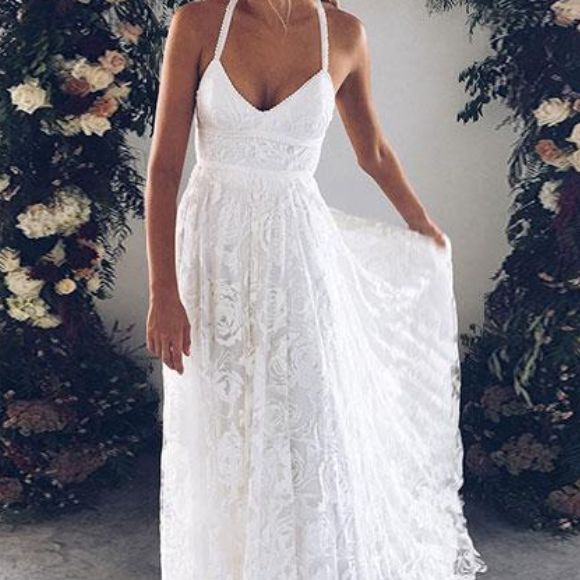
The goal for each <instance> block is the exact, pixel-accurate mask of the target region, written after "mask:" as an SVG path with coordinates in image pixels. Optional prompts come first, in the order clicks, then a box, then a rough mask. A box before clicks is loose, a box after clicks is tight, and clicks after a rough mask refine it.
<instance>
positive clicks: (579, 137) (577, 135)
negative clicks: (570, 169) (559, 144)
mask: <svg viewBox="0 0 580 580" xmlns="http://www.w3.org/2000/svg"><path fill="white" fill-rule="evenodd" d="M566 141H570V143H574V144H575V145H576V147H580V123H577V124H576V125H575V126H574V129H572V133H570V135H569V136H568V137H566Z"/></svg>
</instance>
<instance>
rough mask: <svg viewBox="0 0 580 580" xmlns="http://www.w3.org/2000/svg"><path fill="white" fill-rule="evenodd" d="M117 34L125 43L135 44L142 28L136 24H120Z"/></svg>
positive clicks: (141, 32)
mask: <svg viewBox="0 0 580 580" xmlns="http://www.w3.org/2000/svg"><path fill="white" fill-rule="evenodd" d="M119 33H120V34H121V37H122V38H123V39H124V40H126V41H127V42H131V43H132V44H137V42H139V38H140V37H141V35H142V34H143V28H142V27H141V26H139V25H138V24H131V22H121V24H120V26H119Z"/></svg>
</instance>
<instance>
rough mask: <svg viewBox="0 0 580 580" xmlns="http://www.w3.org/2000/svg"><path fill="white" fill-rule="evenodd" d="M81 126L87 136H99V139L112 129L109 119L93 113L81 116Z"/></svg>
mask: <svg viewBox="0 0 580 580" xmlns="http://www.w3.org/2000/svg"><path fill="white" fill-rule="evenodd" d="M80 125H81V129H82V131H83V133H84V134H85V135H98V136H99V137H102V136H103V135H104V134H105V133H106V132H107V131H108V130H109V129H110V128H111V122H110V121H109V119H107V118H106V117H100V116H98V115H93V114H92V113H85V114H84V115H81V117H80Z"/></svg>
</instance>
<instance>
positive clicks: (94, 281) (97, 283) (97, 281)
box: [87, 274, 101, 294]
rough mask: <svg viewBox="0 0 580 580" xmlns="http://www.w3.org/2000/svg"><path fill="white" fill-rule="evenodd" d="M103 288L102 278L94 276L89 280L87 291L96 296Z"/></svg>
mask: <svg viewBox="0 0 580 580" xmlns="http://www.w3.org/2000/svg"><path fill="white" fill-rule="evenodd" d="M100 287H101V278H100V277H99V275H98V274H94V275H93V276H91V277H90V278H89V279H88V280H87V290H88V291H89V292H91V293H92V294H94V293H95V292H98V291H99V288H100Z"/></svg>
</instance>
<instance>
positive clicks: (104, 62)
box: [99, 50, 127, 75]
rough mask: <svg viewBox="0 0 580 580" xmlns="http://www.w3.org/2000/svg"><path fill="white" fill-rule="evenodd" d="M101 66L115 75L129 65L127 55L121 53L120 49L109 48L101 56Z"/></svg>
mask: <svg viewBox="0 0 580 580" xmlns="http://www.w3.org/2000/svg"><path fill="white" fill-rule="evenodd" d="M99 63H100V64H101V66H102V67H103V68H105V69H107V70H108V71H111V72H112V73H113V74H114V75H117V74H119V73H120V72H121V71H123V70H124V69H125V67H126V66H127V57H126V56H125V55H124V54H121V53H120V52H119V51H118V50H107V51H106V52H105V54H104V55H103V56H101V57H100V58H99Z"/></svg>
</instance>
